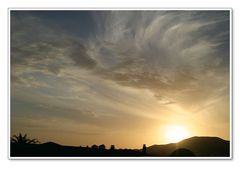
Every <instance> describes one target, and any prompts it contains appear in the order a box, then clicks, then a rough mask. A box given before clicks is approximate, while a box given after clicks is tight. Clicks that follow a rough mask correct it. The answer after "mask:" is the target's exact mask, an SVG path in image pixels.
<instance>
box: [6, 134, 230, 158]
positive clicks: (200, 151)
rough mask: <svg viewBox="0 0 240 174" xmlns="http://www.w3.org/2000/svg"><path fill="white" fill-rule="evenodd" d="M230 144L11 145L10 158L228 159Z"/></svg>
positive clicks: (200, 140) (209, 140)
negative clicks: (128, 146) (138, 146)
mask: <svg viewBox="0 0 240 174" xmlns="http://www.w3.org/2000/svg"><path fill="white" fill-rule="evenodd" d="M229 150H230V143H229V141H226V140H223V139H221V138H218V137H192V138H188V139H185V140H182V141H180V142H178V143H171V144H165V145H152V146H149V147H146V145H145V144H143V148H142V149H116V148H115V146H114V145H111V146H110V148H109V149H107V148H106V147H105V145H104V144H101V145H92V146H91V147H89V146H86V147H82V146H64V145H60V144H57V143H54V142H46V143H42V144H31V143H30V144H29V143H20V144H19V143H16V142H11V151H10V152H11V157H142V156H146V157H169V156H170V157H183V156H185V157H193V156H195V157H229V154H230V153H229Z"/></svg>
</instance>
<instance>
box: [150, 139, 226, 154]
mask: <svg viewBox="0 0 240 174" xmlns="http://www.w3.org/2000/svg"><path fill="white" fill-rule="evenodd" d="M181 148H183V149H188V150H190V151H192V152H193V154H195V156H198V157H228V156H229V155H230V152H229V151H230V143H229V141H226V140H223V139H221V138H218V137H191V138H188V139H185V140H182V141H180V142H178V143H171V144H165V145H153V146H149V147H147V154H148V155H151V156H163V157H164V156H171V154H172V153H173V152H174V151H176V150H177V149H181Z"/></svg>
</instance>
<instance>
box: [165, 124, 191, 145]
mask: <svg viewBox="0 0 240 174" xmlns="http://www.w3.org/2000/svg"><path fill="white" fill-rule="evenodd" d="M165 135H166V139H167V141H168V142H169V143H176V142H179V141H181V140H183V139H185V138H187V137H188V135H189V133H188V131H187V130H186V128H185V127H183V126H168V127H167V129H166V132H165Z"/></svg>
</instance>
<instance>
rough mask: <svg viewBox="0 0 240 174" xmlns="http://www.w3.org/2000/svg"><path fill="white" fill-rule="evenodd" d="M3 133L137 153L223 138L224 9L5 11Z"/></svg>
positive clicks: (226, 112) (226, 128)
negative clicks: (179, 133)
mask: <svg viewBox="0 0 240 174" xmlns="http://www.w3.org/2000/svg"><path fill="white" fill-rule="evenodd" d="M10 20H11V21H10V25H11V26H10V41H11V42H10V45H11V46H10V47H11V50H10V55H11V56H10V57H11V60H10V64H11V134H12V135H14V134H18V133H19V132H21V133H27V135H28V136H29V137H30V138H37V139H38V140H39V141H40V142H47V141H53V142H56V143H60V144H64V145H76V146H79V145H82V146H86V145H89V146H91V145H93V144H105V145H106V146H110V145H111V144H114V145H115V147H116V148H124V147H126V148H141V147H142V144H146V145H147V146H150V145H153V144H165V143H170V142H171V141H170V139H169V137H168V136H167V135H169V132H167V130H169V128H170V129H171V127H181V128H184V130H185V132H186V133H187V135H186V136H187V137H191V136H218V137H220V138H223V139H226V140H229V135H230V108H229V104H230V103H229V101H230V93H229V90H230V86H229V85H230V83H229V80H230V73H229V72H230V68H229V65H230V57H229V51H230V48H229V44H230V40H229V38H230V29H229V25H230V20H229V11H191V10H189V11H167V10H163V11H151V10H148V11H139V10H137V11H136V10H135V11H125V10H124V11H117V10H114V11H101V10H95V11H94V10H93V11H14V10H13V11H11V19H10Z"/></svg>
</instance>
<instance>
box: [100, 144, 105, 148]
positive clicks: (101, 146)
mask: <svg viewBox="0 0 240 174" xmlns="http://www.w3.org/2000/svg"><path fill="white" fill-rule="evenodd" d="M98 148H99V149H106V147H105V145H104V144H101V145H100V146H99V147H98Z"/></svg>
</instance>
